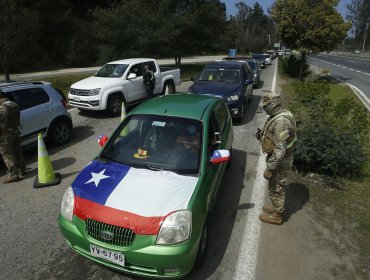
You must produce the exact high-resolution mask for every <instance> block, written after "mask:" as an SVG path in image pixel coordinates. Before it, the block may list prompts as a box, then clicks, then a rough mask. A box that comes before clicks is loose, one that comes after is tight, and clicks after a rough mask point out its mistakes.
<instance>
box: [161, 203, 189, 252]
mask: <svg viewBox="0 0 370 280" xmlns="http://www.w3.org/2000/svg"><path fill="white" fill-rule="evenodd" d="M191 223H192V217H191V212H190V211H189V210H181V211H177V212H174V213H172V214H170V215H169V216H168V217H167V218H166V219H165V220H164V221H163V223H162V226H161V229H160V230H159V233H158V236H157V241H156V244H159V245H169V244H178V243H181V242H184V241H186V240H188V239H189V237H190V232H191Z"/></svg>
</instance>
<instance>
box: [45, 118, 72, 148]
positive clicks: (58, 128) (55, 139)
mask: <svg viewBox="0 0 370 280" xmlns="http://www.w3.org/2000/svg"><path fill="white" fill-rule="evenodd" d="M70 136H71V125H70V123H69V122H68V121H66V120H60V121H57V122H55V123H54V124H53V125H52V126H51V127H50V128H49V131H48V139H49V140H50V141H51V142H52V143H53V144H54V145H62V144H65V143H67V142H68V140H69V137H70Z"/></svg>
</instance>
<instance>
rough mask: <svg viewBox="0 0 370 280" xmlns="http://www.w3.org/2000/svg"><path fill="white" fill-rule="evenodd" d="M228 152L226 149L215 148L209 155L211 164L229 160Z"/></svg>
mask: <svg viewBox="0 0 370 280" xmlns="http://www.w3.org/2000/svg"><path fill="white" fill-rule="evenodd" d="M230 158H231V157H230V152H229V151H228V150H216V151H214V152H213V155H212V157H211V162H212V164H218V163H223V162H228V161H229V160H230Z"/></svg>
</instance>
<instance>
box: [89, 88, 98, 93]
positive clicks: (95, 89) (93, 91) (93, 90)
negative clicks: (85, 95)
mask: <svg viewBox="0 0 370 280" xmlns="http://www.w3.org/2000/svg"><path fill="white" fill-rule="evenodd" d="M99 93H100V88H94V89H91V90H90V95H98V94H99Z"/></svg>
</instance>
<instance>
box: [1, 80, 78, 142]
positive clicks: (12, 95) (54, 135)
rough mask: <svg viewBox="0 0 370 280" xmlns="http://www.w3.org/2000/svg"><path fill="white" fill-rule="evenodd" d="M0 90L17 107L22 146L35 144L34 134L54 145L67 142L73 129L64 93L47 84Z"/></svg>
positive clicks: (3, 85)
mask: <svg viewBox="0 0 370 280" xmlns="http://www.w3.org/2000/svg"><path fill="white" fill-rule="evenodd" d="M0 90H2V91H3V92H4V93H5V95H6V96H7V97H8V98H9V99H10V100H12V101H14V102H16V103H17V104H18V105H19V108H20V111H21V118H20V122H21V141H22V146H26V145H28V144H32V143H34V142H36V141H37V135H38V134H39V133H42V135H43V137H44V138H46V139H47V140H49V141H50V142H52V143H53V144H55V145H62V144H64V143H66V142H67V141H68V140H69V138H70V135H71V130H72V127H73V124H72V118H71V114H70V113H69V112H68V111H67V102H66V97H65V96H64V94H63V93H62V92H61V91H60V90H58V89H56V88H54V87H53V86H52V85H51V84H50V83H46V82H9V83H0Z"/></svg>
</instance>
